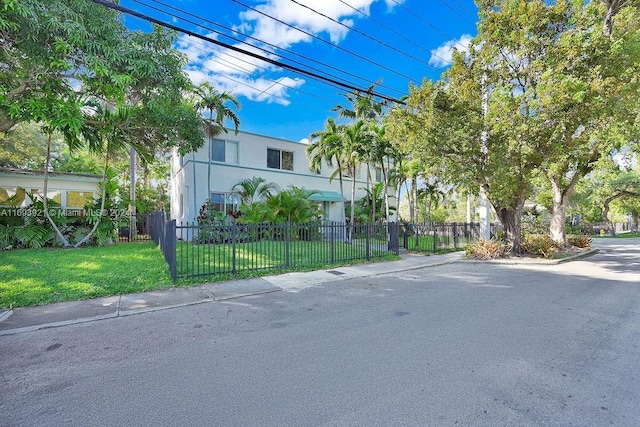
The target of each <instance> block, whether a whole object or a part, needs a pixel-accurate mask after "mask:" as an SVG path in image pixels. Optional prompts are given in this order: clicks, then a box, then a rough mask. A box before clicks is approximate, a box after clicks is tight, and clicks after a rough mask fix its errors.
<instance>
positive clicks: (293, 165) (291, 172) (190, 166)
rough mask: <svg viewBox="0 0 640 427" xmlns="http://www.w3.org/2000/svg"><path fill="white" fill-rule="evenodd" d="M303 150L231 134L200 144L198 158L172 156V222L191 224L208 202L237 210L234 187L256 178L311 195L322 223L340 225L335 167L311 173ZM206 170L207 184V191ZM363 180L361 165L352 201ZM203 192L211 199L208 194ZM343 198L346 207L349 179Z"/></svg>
mask: <svg viewBox="0 0 640 427" xmlns="http://www.w3.org/2000/svg"><path fill="white" fill-rule="evenodd" d="M306 149H307V145H306V144H303V143H300V142H294V141H287V140H284V139H278V138H272V137H268V136H264V135H257V134H253V133H248V132H239V133H238V134H235V133H234V132H233V131H230V132H229V133H226V134H222V135H220V136H218V137H216V138H215V139H213V140H211V141H210V142H208V143H205V144H204V146H203V147H202V148H201V149H200V150H198V151H197V152H194V153H189V154H187V155H185V156H180V155H178V153H177V152H174V153H173V155H172V158H171V218H172V219H175V220H176V222H178V223H186V222H192V221H195V219H196V217H197V216H198V213H199V211H200V207H201V206H202V205H203V203H204V202H205V201H206V200H207V199H208V198H209V199H211V201H212V202H213V204H214V206H215V207H216V209H218V210H220V211H222V212H228V210H229V209H232V210H236V209H237V208H238V204H239V202H240V198H239V196H238V195H237V194H234V193H233V191H232V188H233V186H234V185H235V184H237V183H239V182H240V181H242V180H244V179H247V178H252V177H254V176H255V177H261V178H264V179H265V180H266V182H273V183H275V184H277V185H278V186H279V187H280V188H281V189H286V188H288V187H289V186H291V185H295V186H296V187H299V188H304V189H307V190H313V191H314V192H315V193H314V194H313V195H312V196H311V197H310V199H311V200H313V201H316V202H318V204H319V205H320V206H321V208H322V211H323V212H324V219H325V220H327V221H337V222H344V220H345V215H344V210H343V203H342V202H343V201H342V197H341V195H340V184H339V179H338V178H337V177H335V178H334V179H330V177H331V175H332V173H333V172H334V171H335V167H329V166H327V165H326V164H324V163H323V165H322V166H321V168H320V170H315V171H314V170H311V168H310V167H309V158H308V156H307V152H306ZM209 167H210V168H211V182H210V185H209V186H208V185H207V176H208V168H209ZM377 175H379V174H377ZM377 178H378V180H379V179H380V177H379V176H378V177H377ZM366 180H367V173H366V166H364V165H362V166H361V167H360V170H359V171H358V172H357V173H356V189H357V192H356V200H358V199H360V198H361V197H363V196H364V195H365V194H366V192H365V188H367V187H368V185H367V182H366ZM208 188H210V189H211V193H210V194H207V192H208V190H207V189H208ZM344 197H345V199H346V200H345V201H346V202H347V203H348V202H349V200H350V197H351V178H350V177H348V178H345V180H344Z"/></svg>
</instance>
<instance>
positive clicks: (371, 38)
mask: <svg viewBox="0 0 640 427" xmlns="http://www.w3.org/2000/svg"><path fill="white" fill-rule="evenodd" d="M291 1H292V2H293V3H295V4H297V5H298V6H301V7H304V8H305V9H307V10H310V11H311V12H313V13H315V14H317V15H320V16H322V17H324V18H326V19H328V20H330V21H331V22H335V23H336V24H338V25H341V26H343V27H345V28H347V29H349V30H351V31H353V32H355V33H357V34H360V35H361V36H363V37H366V38H368V39H369V40H373V41H374V42H376V43H378V44H379V45H381V46H384V47H386V48H387V49H391V50H393V51H395V52H398V53H399V54H401V55H404V56H406V57H407V58H411V59H413V60H414V61H417V62H419V63H421V64H425V65H427V66H428V67H431V68H433V69H434V70H438V71H442V70H443V69H442V68H438V67H435V66H433V65H431V64H429V63H428V62H425V61H424V60H422V59H420V58H418V57H417V56H413V55H411V54H410V53H407V52H405V51H403V50H400V49H398V48H396V47H395V46H391V45H390V44H389V43H385V42H383V41H381V40H378V39H377V38H375V37H372V36H370V35H369V34H367V33H365V32H364V31H360V30H357V29H355V28H354V27H350V26H348V25H347V24H345V23H342V22H340V21H338V20H337V19H333V18H332V17H330V16H329V15H325V14H324V13H322V12H318V11H317V10H315V9H314V8H312V7H309V6H307V5H304V4H302V3H300V2H298V1H296V0H291Z"/></svg>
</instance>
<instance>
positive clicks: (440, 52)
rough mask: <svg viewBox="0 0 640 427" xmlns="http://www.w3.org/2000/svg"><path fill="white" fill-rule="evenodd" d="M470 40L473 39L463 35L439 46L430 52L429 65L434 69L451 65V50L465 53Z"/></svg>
mask: <svg viewBox="0 0 640 427" xmlns="http://www.w3.org/2000/svg"><path fill="white" fill-rule="evenodd" d="M472 38H473V37H472V36H470V35H469V34H463V35H462V36H461V37H460V38H459V39H457V40H449V41H447V42H445V43H444V44H442V45H440V46H439V47H438V48H437V49H434V50H432V51H431V58H429V65H433V66H435V67H446V66H447V65H451V57H452V54H453V50H454V49H457V50H458V51H462V52H467V50H468V49H469V43H471V39H472Z"/></svg>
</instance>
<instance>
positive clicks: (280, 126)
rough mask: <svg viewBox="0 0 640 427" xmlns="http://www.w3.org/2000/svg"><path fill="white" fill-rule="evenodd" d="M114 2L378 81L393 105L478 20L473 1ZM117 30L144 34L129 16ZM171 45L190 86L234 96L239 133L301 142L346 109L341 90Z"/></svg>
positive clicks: (436, 68)
mask: <svg viewBox="0 0 640 427" xmlns="http://www.w3.org/2000/svg"><path fill="white" fill-rule="evenodd" d="M121 5H122V6H125V7H128V8H130V9H134V10H136V11H138V12H141V13H144V14H147V15H149V16H152V17H154V18H157V19H161V20H163V21H166V22H169V23H171V24H173V25H176V26H179V27H181V28H186V29H188V30H190V31H193V32H196V33H198V34H202V35H204V36H207V37H209V38H212V39H215V40H219V41H220V42H224V43H227V44H230V45H234V46H238V47H240V48H242V49H245V50H251V51H253V52H256V53H259V54H261V55H267V56H269V57H270V58H272V59H275V60H277V61H282V62H287V63H290V64H292V65H294V66H297V67H300V68H310V67H313V68H316V69H317V70H312V71H314V72H318V73H320V74H331V75H332V76H331V77H332V78H334V79H338V80H344V81H346V82H347V83H349V84H351V85H354V86H358V87H363V88H367V87H368V86H370V85H371V82H379V83H380V85H378V86H377V87H376V91H377V92H378V93H381V94H384V95H386V96H389V97H393V98H399V97H401V96H403V95H406V94H407V93H408V86H409V82H413V83H415V84H420V82H421V81H422V79H423V78H429V79H434V80H436V79H438V78H439V77H440V75H441V73H442V71H443V70H444V69H445V68H446V67H447V65H448V63H447V61H448V60H449V59H450V56H451V50H452V48H453V47H454V46H455V47H457V48H458V49H462V48H464V46H466V45H467V44H468V42H469V40H470V38H471V37H473V36H474V35H475V34H476V25H475V23H476V20H477V17H476V7H475V4H474V3H473V1H472V0H261V1H255V0H216V1H204V0H182V1H175V0H174V1H172V0H122V1H121ZM304 6H307V7H304ZM154 8H157V9H161V10H162V11H164V12H161V11H158V10H154ZM172 8H173V9H172ZM252 9H254V10H252ZM356 10H358V11H359V12H358V11H356ZM260 12H262V13H260ZM322 15H325V16H322ZM365 15H366V16H365ZM271 17H275V18H277V19H278V20H279V21H280V22H279V21H276V20H274V19H272V18H271ZM330 18H331V19H330ZM126 24H127V25H128V26H129V27H130V28H148V27H147V26H146V25H145V24H144V23H143V22H141V21H140V20H139V19H137V18H130V17H129V18H126ZM286 24H289V25H291V26H293V27H296V28H299V29H302V30H303V31H304V32H301V31H298V30H297V29H295V28H292V27H291V26H287V25H286ZM225 28H228V29H225ZM214 30H215V31H214ZM216 31H217V33H216ZM230 37H233V38H230ZM250 37H252V38H250ZM256 39H257V40H256ZM319 39H321V40H319ZM243 42H246V43H249V44H245V43H243ZM176 48H177V49H178V50H180V51H182V52H183V53H185V54H186V55H187V56H188V58H189V65H188V67H187V68H186V69H185V71H186V72H187V73H188V74H189V76H190V77H191V79H192V80H193V81H194V83H196V84H197V83H200V82H203V81H209V82H210V83H211V84H212V85H214V87H216V88H217V89H219V90H227V91H231V92H232V93H234V94H235V95H236V96H237V97H238V99H239V101H240V103H241V104H242V106H241V109H240V111H239V112H238V115H239V117H240V120H241V126H240V128H241V130H244V131H247V132H253V133H258V134H263V135H268V136H272V137H276V138H284V139H288V140H293V141H302V140H304V138H306V137H308V136H309V134H310V133H312V132H314V131H317V130H321V129H323V127H324V123H325V121H326V119H327V117H335V113H334V112H332V111H331V108H332V107H334V106H336V105H337V104H342V105H348V104H347V103H346V100H345V98H344V97H343V95H342V94H344V93H345V92H346V91H347V89H342V88H337V87H334V86H330V85H327V84H325V83H321V82H319V81H317V80H314V79H313V78H311V77H308V76H303V75H300V74H297V73H295V72H292V71H288V70H284V69H282V68H279V67H277V66H274V65H272V64H268V63H266V62H263V61H260V60H257V59H254V58H251V57H247V56H245V55H242V54H240V53H236V52H230V51H229V50H228V49H225V48H222V47H219V46H216V45H214V44H212V43H208V42H206V41H202V40H200V39H198V38H195V37H192V36H187V35H181V36H180V37H179V40H178V42H177V44H176ZM292 60H294V61H298V63H294V62H292ZM313 61H317V62H313ZM318 70H319V71H318Z"/></svg>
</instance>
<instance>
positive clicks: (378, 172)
mask: <svg viewBox="0 0 640 427" xmlns="http://www.w3.org/2000/svg"><path fill="white" fill-rule="evenodd" d="M382 178H383V177H382V168H376V182H382Z"/></svg>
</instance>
